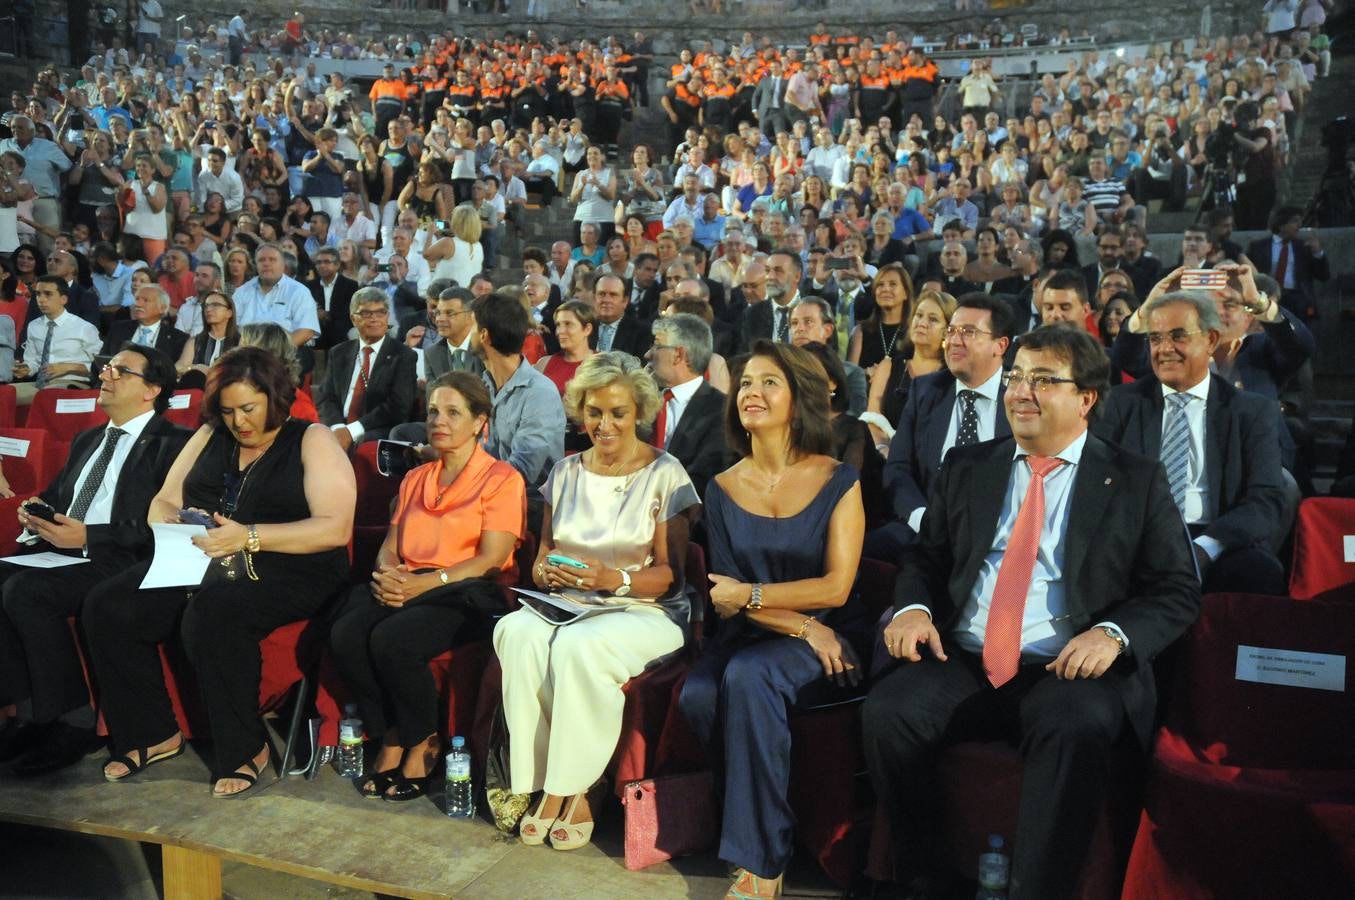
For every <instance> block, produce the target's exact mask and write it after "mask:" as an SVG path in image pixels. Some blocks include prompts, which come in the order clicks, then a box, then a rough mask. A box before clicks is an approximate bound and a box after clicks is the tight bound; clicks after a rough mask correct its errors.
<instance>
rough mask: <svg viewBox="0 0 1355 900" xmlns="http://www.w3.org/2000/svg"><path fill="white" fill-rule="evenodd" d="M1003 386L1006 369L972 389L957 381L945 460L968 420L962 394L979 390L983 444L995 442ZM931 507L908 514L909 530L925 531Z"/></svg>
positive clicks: (943, 454) (943, 447)
mask: <svg viewBox="0 0 1355 900" xmlns="http://www.w3.org/2000/svg"><path fill="white" fill-rule="evenodd" d="M1001 385H1002V367H1001V366H998V368H997V371H995V372H994V373H993V374H992V375H990V376H989V377H988V380H987V381H985V382H984V383H983V384H981V385H979V386H978V387H976V388H970V387H967V386H966V385H965V383H964V382H963V381H960V380H959V379H958V378H957V379H956V380H955V406H954V408H952V409H951V412H950V425H949V426H947V428H946V440H945V441H944V442H943V443H942V444H941V458H942V459H945V458H946V454H947V453H949V452H950V448H951V447H954V446H955V437H956V435H958V434H959V433H960V420H961V419H963V418H964V402H963V401H961V400H960V391H969V390H972V391H975V392H976V393H977V394H978V397H976V398H974V412H975V414H976V415H977V416H978V417H979V441H981V442H982V441H991V440H992V439H993V434H994V433H995V432H996V429H997V417H998V415H999V414H1003V413H1002V411H1001V410H1000V409H999V408H998V402H997V395H998V389H999V388H1000V386H1001ZM926 512H927V507H925V506H919V507H918V508H917V509H915V510H913V511H912V512H910V513H909V514H908V527H909V528H911V529H913V532H914V533H915V534H920V533H921V532H922V516H923V514H924V513H926Z"/></svg>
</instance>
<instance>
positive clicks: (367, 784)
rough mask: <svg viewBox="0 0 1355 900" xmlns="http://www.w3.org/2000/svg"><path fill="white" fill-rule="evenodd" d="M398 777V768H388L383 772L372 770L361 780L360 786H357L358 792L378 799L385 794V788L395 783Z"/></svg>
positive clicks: (369, 797)
mask: <svg viewBox="0 0 1355 900" xmlns="http://www.w3.org/2000/svg"><path fill="white" fill-rule="evenodd" d="M399 778H400V770H399V769H388V770H387V771H385V772H373V773H372V774H371V775H368V776H367V777H366V778H365V779H363V780H362V786H361V787H359V788H358V793H359V794H361V795H362V796H364V797H367V798H368V799H378V800H379V799H380V798H381V797H383V796H385V794H386V789H387V788H389V787H390V786H391V785H393V784H395V783H396V782H397V781H398V780H399Z"/></svg>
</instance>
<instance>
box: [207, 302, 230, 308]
mask: <svg viewBox="0 0 1355 900" xmlns="http://www.w3.org/2000/svg"><path fill="white" fill-rule="evenodd" d="M202 308H203V309H230V306H228V305H227V304H225V303H204V304H202Z"/></svg>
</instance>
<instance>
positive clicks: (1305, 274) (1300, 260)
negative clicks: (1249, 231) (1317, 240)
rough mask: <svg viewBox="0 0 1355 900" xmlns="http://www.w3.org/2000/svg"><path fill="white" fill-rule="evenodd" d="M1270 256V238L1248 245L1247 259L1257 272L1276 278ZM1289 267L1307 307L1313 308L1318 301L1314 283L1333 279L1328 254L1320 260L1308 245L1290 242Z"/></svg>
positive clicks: (1323, 255)
mask: <svg viewBox="0 0 1355 900" xmlns="http://www.w3.org/2000/svg"><path fill="white" fill-rule="evenodd" d="M1270 256H1271V239H1270V238H1268V237H1267V238H1261V239H1260V240H1259V241H1252V242H1251V243H1250V244H1248V245H1247V258H1248V259H1250V260H1251V261H1252V263H1253V264H1254V265H1255V266H1256V271H1258V272H1264V273H1265V274H1267V275H1270V276H1271V277H1274V275H1275V273H1274V272H1272V271H1271V258H1270ZM1289 265H1290V266H1291V267H1293V269H1294V284H1295V285H1296V286H1297V288H1298V291H1299V293H1300V294H1302V295H1303V300H1304V303H1305V305H1308V306H1311V305H1312V304H1313V303H1314V302H1316V300H1317V286H1316V285H1315V284H1314V283H1313V282H1315V281H1326V280H1327V279H1328V278H1330V277H1331V263H1330V262H1329V261H1328V259H1327V254H1325V253H1324V254H1322V258H1321V259H1318V258H1317V257H1315V256H1313V251H1312V250H1309V249H1308V245H1307V244H1304V243H1302V242H1300V241H1290V242H1289ZM1281 287H1284V285H1281Z"/></svg>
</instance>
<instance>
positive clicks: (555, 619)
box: [513, 588, 635, 625]
mask: <svg viewBox="0 0 1355 900" xmlns="http://www.w3.org/2000/svg"><path fill="white" fill-rule="evenodd" d="M513 592H514V593H515V594H517V595H518V596H519V597H521V598H522V605H523V606H525V607H526V608H527V609H530V610H531V611H532V612H534V613H536V614H537V615H538V616H540V617H541V618H543V619H545V620H546V621H547V622H549V623H551V624H552V625H568V624H570V623H571V622H578V621H579V620H581V619H587V618H591V617H592V616H596V615H601V614H602V613H609V612H617V611H618V610H624V609H626V608H627V607H630V606H634V605H635V603H634V601H631V600H623V599H621V598H619V597H604V596H601V595H600V594H596V593H592V592H589V591H562V592H557V593H552V594H546V593H543V592H541V591H531V590H527V589H526V588H513Z"/></svg>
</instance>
